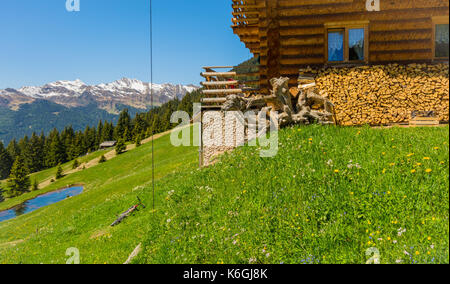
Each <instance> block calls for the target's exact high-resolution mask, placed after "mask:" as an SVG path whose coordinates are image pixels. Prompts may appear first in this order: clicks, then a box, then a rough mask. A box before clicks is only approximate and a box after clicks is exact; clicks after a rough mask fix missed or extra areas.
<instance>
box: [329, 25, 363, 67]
mask: <svg viewBox="0 0 450 284" xmlns="http://www.w3.org/2000/svg"><path fill="white" fill-rule="evenodd" d="M325 26H326V39H327V40H326V43H327V48H326V51H327V56H326V57H327V61H328V62H329V63H342V62H365V61H368V54H369V52H368V37H367V31H368V22H364V23H354V22H353V23H337V24H326V25H325Z"/></svg>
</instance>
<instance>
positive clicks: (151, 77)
mask: <svg viewBox="0 0 450 284" xmlns="http://www.w3.org/2000/svg"><path fill="white" fill-rule="evenodd" d="M150 100H151V103H150V107H151V109H152V110H151V111H153V10H152V0H150ZM150 134H151V136H150V137H151V139H152V198H153V206H152V207H153V212H155V143H154V140H155V139H154V137H153V135H154V130H153V125H152V126H151V133H150Z"/></svg>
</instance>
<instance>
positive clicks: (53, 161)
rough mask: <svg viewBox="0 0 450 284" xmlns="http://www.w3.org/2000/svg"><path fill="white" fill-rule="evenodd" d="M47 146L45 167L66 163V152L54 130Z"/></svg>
mask: <svg viewBox="0 0 450 284" xmlns="http://www.w3.org/2000/svg"><path fill="white" fill-rule="evenodd" d="M51 136H53V137H52V138H50V139H51V142H50V145H49V152H48V156H47V166H48V167H55V166H56V165H58V164H60V163H64V162H66V150H65V147H64V144H63V143H62V141H61V139H60V137H59V134H58V132H57V130H56V133H54V134H53V135H51Z"/></svg>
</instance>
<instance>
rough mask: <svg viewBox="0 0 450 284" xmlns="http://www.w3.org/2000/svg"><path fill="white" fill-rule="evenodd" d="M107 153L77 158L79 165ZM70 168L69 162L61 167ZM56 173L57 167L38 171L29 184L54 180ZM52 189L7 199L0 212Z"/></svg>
mask: <svg viewBox="0 0 450 284" xmlns="http://www.w3.org/2000/svg"><path fill="white" fill-rule="evenodd" d="M107 152H108V150H102V151H96V152H94V153H91V154H88V155H86V156H84V157H81V158H78V162H80V165H81V164H83V163H87V162H90V161H92V160H94V159H97V158H99V157H100V156H101V155H103V154H105V153H107ZM72 166H73V161H70V162H67V163H64V164H62V165H61V167H62V169H63V171H64V172H67V171H70V170H72ZM56 171H57V167H54V168H50V169H46V170H43V171H40V172H37V173H33V174H31V175H30V180H31V183H33V182H34V181H35V180H37V181H38V183H43V182H45V181H49V180H51V179H55V175H56ZM7 182H8V181H7V180H2V181H0V186H2V187H3V188H6V186H7ZM52 189H53V188H51V187H46V188H41V190H38V191H34V192H29V193H26V194H23V195H21V196H18V197H16V198H13V199H8V200H6V201H5V202H2V203H0V211H1V210H4V209H7V208H11V207H12V206H15V205H17V204H20V203H22V202H23V201H25V200H28V199H31V198H34V197H36V196H38V195H41V194H43V193H46V192H48V191H51V190H52Z"/></svg>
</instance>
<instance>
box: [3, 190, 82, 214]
mask: <svg viewBox="0 0 450 284" xmlns="http://www.w3.org/2000/svg"><path fill="white" fill-rule="evenodd" d="M82 192H83V187H82V186H75V187H69V188H65V189H61V190H58V191H52V192H49V193H46V194H43V195H39V196H38V197H36V198H33V199H30V200H27V201H25V202H24V203H22V204H19V205H17V206H15V207H13V208H11V209H9V210H5V211H0V222H3V221H6V220H10V219H14V218H16V217H17V216H20V215H24V214H27V213H30V212H33V211H34V210H37V209H39V208H42V207H45V206H48V205H51V204H53V203H57V202H60V201H62V200H64V199H66V198H69V197H73V196H77V195H79V194H81V193H82Z"/></svg>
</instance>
